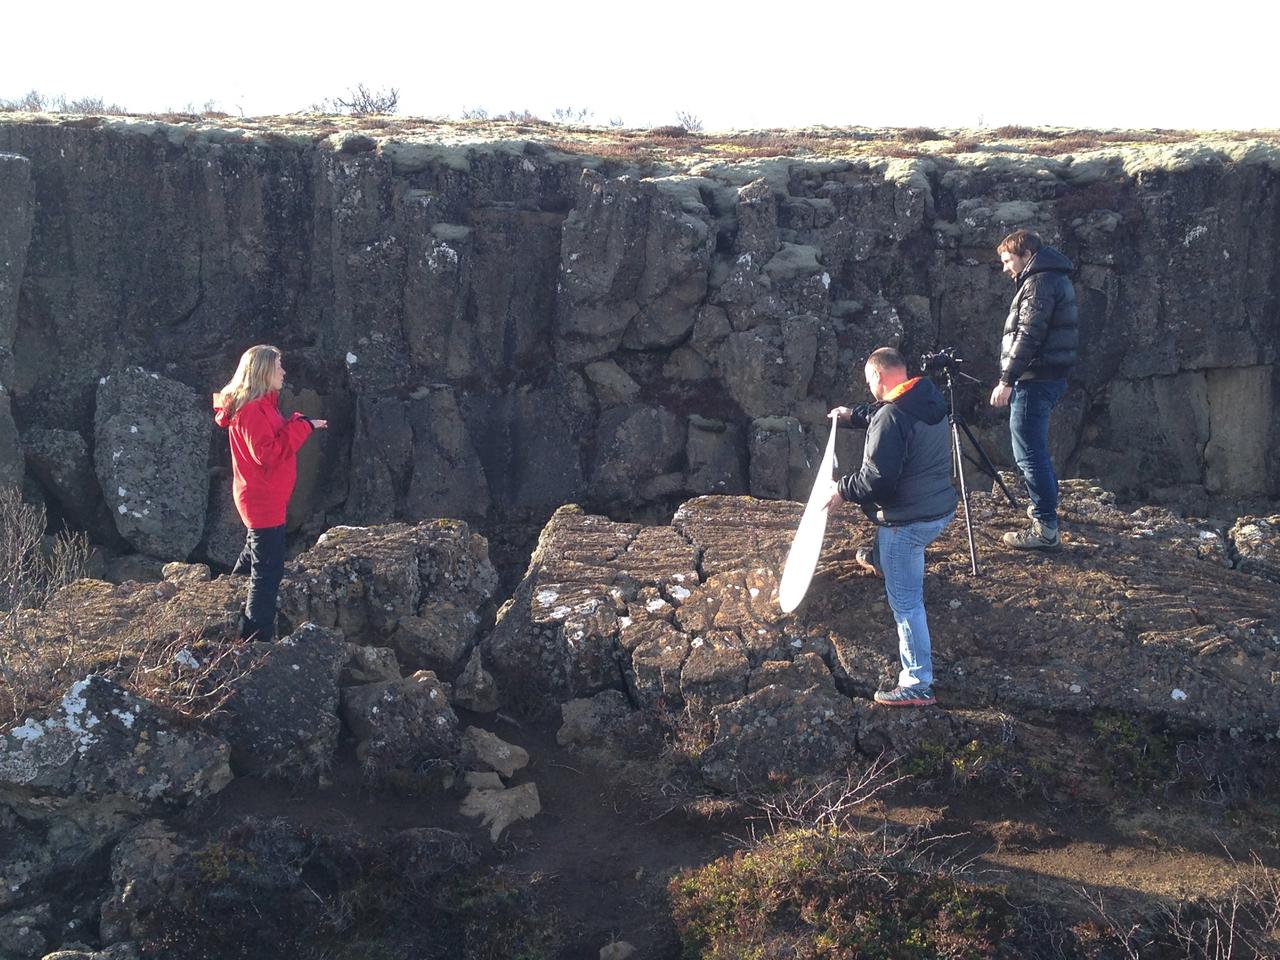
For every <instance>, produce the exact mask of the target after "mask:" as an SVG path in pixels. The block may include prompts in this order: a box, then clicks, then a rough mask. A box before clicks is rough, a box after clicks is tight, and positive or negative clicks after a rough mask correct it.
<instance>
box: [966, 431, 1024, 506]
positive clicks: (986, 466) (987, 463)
mask: <svg viewBox="0 0 1280 960" xmlns="http://www.w3.org/2000/svg"><path fill="white" fill-rule="evenodd" d="M954 422H955V424H956V426H958V427H959V428H960V429H961V430H963V431H964V435H965V436H966V437H968V438H969V442H970V443H971V444H973V449H974V450H976V451H978V456H980V457H981V458H982V468H983V470H984V471H985V472H986V474H987V476H989V477H990V478H991V479H992V480H994V481H995V482H996V486H998V487H999V488H1000V490H1001V492H1002V493H1003V494H1004V495H1005V497H1007V498H1008V500H1009V504H1010V506H1014V507H1016V506H1017V505H1018V501H1017V500H1015V499H1014V497H1013V494H1012V493H1010V492H1009V488H1008V487H1006V486H1005V484H1004V481H1003V480H1001V479H1000V471H999V470H997V469H996V465H995V464H994V463H992V462H991V458H990V457H988V456H987V451H985V450H983V449H982V444H980V443H979V442H978V438H977V437H975V436H974V435H973V431H972V430H970V429H969V425H968V424H967V423H965V422H964V421H963V420H961V419H960V418H959V417H957V418H956V419H955V421H954ZM959 443H960V440H959V438H957V439H956V444H957V446H958V445H959Z"/></svg>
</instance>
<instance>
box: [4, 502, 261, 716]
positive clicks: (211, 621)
mask: <svg viewBox="0 0 1280 960" xmlns="http://www.w3.org/2000/svg"><path fill="white" fill-rule="evenodd" d="M89 552H90V551H89V544H88V540H87V539H86V538H85V537H84V535H83V534H78V535H77V534H67V533H60V534H58V535H57V536H55V537H52V538H46V536H45V513H44V510H43V509H42V508H40V507H38V506H33V505H32V504H28V503H24V502H23V501H22V499H21V497H20V495H19V494H18V493H17V492H16V491H15V490H12V489H10V488H5V489H0V626H2V628H3V638H2V639H0V725H8V724H10V723H13V722H16V721H18V720H20V719H22V718H23V717H25V716H28V715H29V714H32V713H41V712H44V711H47V710H48V709H50V708H51V707H52V705H53V704H55V703H56V702H57V701H58V699H59V698H60V697H61V696H62V694H63V692H64V691H65V690H66V689H67V687H68V686H70V685H71V684H72V683H74V682H75V681H77V680H81V679H83V678H84V677H86V676H88V675H89V674H99V675H101V676H104V677H107V678H108V679H110V680H113V681H115V682H117V683H119V684H121V685H122V686H124V687H127V688H129V689H131V690H133V691H134V692H136V693H137V694H139V695H140V696H143V697H146V698H147V699H149V700H152V701H153V702H155V703H159V704H161V705H163V706H165V707H167V708H168V709H170V710H172V711H173V712H174V713H175V714H177V715H179V716H183V717H187V718H189V719H197V718H199V717H202V716H207V715H208V714H210V713H212V712H213V711H215V710H217V709H218V708H219V707H220V706H221V705H222V703H223V702H224V701H225V700H226V698H227V696H228V695H229V693H230V689H231V685H232V684H233V683H234V682H235V680H236V678H238V677H239V676H241V675H242V674H243V673H245V672H246V671H247V670H249V669H251V668H252V663H251V662H249V659H248V658H247V657H246V656H244V655H243V653H242V651H243V649H244V648H243V647H242V646H240V645H238V644H236V643H235V642H234V641H235V637H234V636H233V632H234V631H233V624H232V621H233V620H234V610H235V607H236V603H237V601H236V598H235V597H234V596H233V593H234V589H233V588H232V587H231V586H230V585H229V582H228V583H227V584H224V583H221V582H219V583H216V584H210V583H199V584H193V585H191V586H188V587H186V588H185V589H184V588H183V587H181V586H179V585H176V584H173V583H168V582H165V583H159V584H138V583H132V584H122V585H120V586H115V585H112V584H109V583H105V582H103V581H99V580H86V579H83V578H84V576H85V571H86V567H87V564H88V559H89ZM157 600H162V601H163V600H169V601H170V602H168V603H156V601H157Z"/></svg>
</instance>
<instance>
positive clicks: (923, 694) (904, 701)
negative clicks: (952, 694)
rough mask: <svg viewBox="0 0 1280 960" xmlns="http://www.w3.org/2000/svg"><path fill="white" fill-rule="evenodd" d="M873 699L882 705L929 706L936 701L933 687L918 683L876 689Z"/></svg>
mask: <svg viewBox="0 0 1280 960" xmlns="http://www.w3.org/2000/svg"><path fill="white" fill-rule="evenodd" d="M875 701H876V703H878V704H880V706H882V707H929V706H932V705H933V704H935V703H937V702H938V701H937V700H935V699H934V698H933V687H932V686H928V687H925V686H921V685H920V684H916V685H915V686H913V687H894V688H893V689H892V690H877V691H876V696H875Z"/></svg>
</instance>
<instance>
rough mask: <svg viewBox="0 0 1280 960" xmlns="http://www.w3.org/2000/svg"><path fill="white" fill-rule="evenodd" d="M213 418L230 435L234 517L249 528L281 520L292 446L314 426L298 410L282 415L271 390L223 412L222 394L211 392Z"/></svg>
mask: <svg viewBox="0 0 1280 960" xmlns="http://www.w3.org/2000/svg"><path fill="white" fill-rule="evenodd" d="M213 410H214V418H213V419H214V422H215V423H216V424H217V425H218V426H220V427H226V428H227V434H228V436H229V438H230V440H231V469H232V472H233V474H234V476H235V480H234V482H233V484H232V490H233V492H234V493H235V498H236V509H237V510H239V511H240V519H241V520H243V521H244V525H245V526H246V527H248V528H249V529H251V530H265V529H268V528H270V527H279V526H283V525H284V513H285V508H286V507H287V506H288V505H289V497H290V496H291V495H292V494H293V486H294V484H295V483H296V482H297V479H298V464H297V455H298V448H299V447H301V446H302V444H303V443H305V442H306V439H307V437H309V436H311V431H312V430H313V429H315V428H314V427H312V426H311V421H310V420H308V419H307V418H306V417H304V416H303V415H302V414H300V413H295V414H294V415H293V416H292V417H290V418H289V419H288V420H286V419H285V418H284V417H283V416H281V414H280V395H279V394H278V393H275V392H272V393H267V394H264V395H263V396H261V397H259V398H258V399H257V400H253V401H251V402H249V403H246V404H245V405H244V406H243V407H241V408H240V409H239V410H237V411H236V414H235V416H234V417H228V416H227V413H226V411H225V410H224V409H223V406H222V394H219V393H215V394H214V395H213Z"/></svg>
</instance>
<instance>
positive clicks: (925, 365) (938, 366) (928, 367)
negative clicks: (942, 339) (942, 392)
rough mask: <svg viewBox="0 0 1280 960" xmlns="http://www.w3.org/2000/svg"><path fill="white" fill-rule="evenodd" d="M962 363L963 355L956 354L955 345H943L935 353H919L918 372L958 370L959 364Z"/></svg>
mask: <svg viewBox="0 0 1280 960" xmlns="http://www.w3.org/2000/svg"><path fill="white" fill-rule="evenodd" d="M962 363H964V358H963V357H957V356H956V348H955V347H943V348H942V349H941V350H939V351H938V352H937V353H925V354H921V355H920V372H921V373H950V372H953V371H954V372H956V373H959V372H960V364H962Z"/></svg>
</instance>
